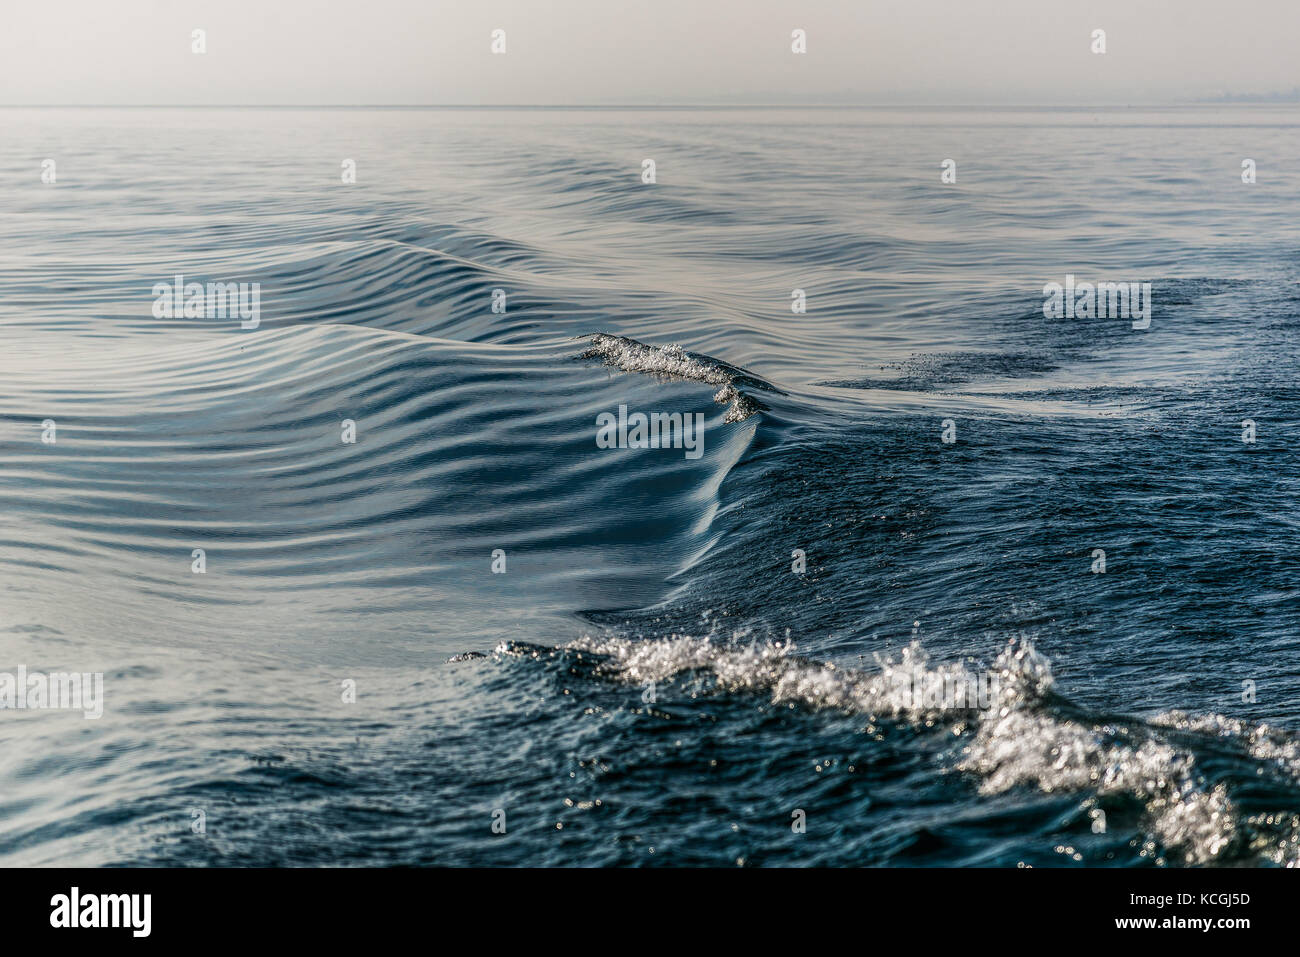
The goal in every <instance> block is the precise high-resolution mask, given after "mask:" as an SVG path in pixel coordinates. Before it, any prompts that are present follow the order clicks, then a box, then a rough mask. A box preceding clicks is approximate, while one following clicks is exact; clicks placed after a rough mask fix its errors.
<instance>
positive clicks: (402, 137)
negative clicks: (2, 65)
mask: <svg viewBox="0 0 1300 957" xmlns="http://www.w3.org/2000/svg"><path fill="white" fill-rule="evenodd" d="M0 124H2V126H0V128H3V130H4V131H5V136H4V137H3V138H2V139H0V240H2V242H0V336H3V348H0V672H6V671H7V672H13V671H15V670H16V669H17V668H18V667H19V666H24V667H26V668H28V669H29V670H32V671H36V670H43V671H45V672H51V671H57V670H75V671H79V672H103V674H104V693H105V700H104V715H103V717H102V718H100V719H98V720H86V719H85V718H84V717H83V716H82V715H81V714H80V713H77V712H72V711H67V710H64V711H58V710H39V711H13V710H0V781H3V782H4V784H3V787H2V788H0V862H3V863H5V864H52V863H67V864H216V865H300V864H301V865H318V864H544V865H605V864H667V865H735V864H744V865H804V864H848V865H864V864H908V865H915V864H919V865H931V864H942V865H954V864H977V865H990V864H995V865H1006V866H1015V865H1017V864H1028V865H1033V866H1051V865H1076V866H1078V865H1120V866H1159V865H1169V866H1177V865H1184V864H1238V865H1239V864H1261V863H1262V864H1295V863H1296V862H1297V861H1300V665H1298V664H1297V656H1296V651H1297V638H1296V636H1297V629H1298V628H1300V593H1298V592H1297V584H1298V583H1300V539H1298V537H1297V533H1298V532H1300V528H1298V527H1297V526H1298V523H1297V519H1296V517H1295V504H1296V502H1297V501H1298V500H1300V452H1298V451H1297V443H1300V390H1298V389H1297V387H1296V385H1295V381H1294V380H1295V370H1296V368H1297V360H1298V359H1300V355H1298V352H1300V284H1298V283H1300V265H1298V264H1300V171H1297V170H1296V168H1295V165H1294V163H1293V162H1292V160H1293V159H1294V157H1295V156H1296V155H1297V154H1298V153H1300V121H1297V120H1296V118H1295V117H1294V115H1293V112H1288V111H1285V110H1281V109H1270V108H1259V107H1225V108H1222V109H1204V110H1200V109H1196V110H1193V109H1184V110H1166V111H1145V112H1142V111H1135V110H1115V111H1107V112H1088V111H1073V112H1057V111H1033V112H1010V111H1008V112H988V113H972V112H941V111H928V112H927V111H921V112H910V113H909V112H902V111H875V112H872V111H843V112H832V111H809V112H764V111H735V112H701V111H683V112H664V111H650V112H614V111H576V112H563V111H546V110H538V111H499V110H498V111H483V112H475V111H346V110H343V111H330V110H319V111H287V110H265V111H240V110H201V111H190V112H185V111H179V110H176V111H170V110H120V111H114V110H85V111H81V110H49V111H41V110H6V111H0ZM47 158H49V159H54V160H55V161H56V163H57V179H56V181H55V182H53V183H42V182H41V176H40V174H41V164H42V160H44V159H47ZM647 158H651V159H654V160H655V163H656V175H657V182H655V183H653V184H645V183H643V182H642V180H641V171H642V161H643V160H644V159H647ZM947 158H952V159H954V160H955V161H956V163H957V170H958V173H957V182H956V183H954V184H944V183H941V182H940V173H941V169H940V164H941V163H942V162H943V160H945V159H947ZM1244 158H1252V159H1254V160H1255V161H1256V163H1257V165H1258V171H1259V172H1258V182H1256V183H1253V184H1245V183H1243V182H1242V181H1241V162H1242V160H1243V159H1244ZM345 159H354V160H355V161H356V168H357V181H356V182H355V183H352V184H345V183H342V182H341V179H340V169H341V165H340V164H341V163H342V162H343V160H345ZM178 273H180V274H183V275H184V276H185V278H186V280H187V281H190V280H193V281H198V282H203V283H206V282H245V283H258V284H259V288H260V315H259V321H258V323H257V326H256V328H241V325H240V322H239V321H238V320H237V319H231V318H203V317H199V318H185V317H183V316H182V317H171V318H167V317H163V318H159V317H156V316H155V315H154V314H153V306H154V300H155V296H154V294H153V292H152V289H153V287H154V285H155V284H156V283H163V282H171V281H172V278H173V276H175V275H176V274H178ZM1067 275H1073V276H1076V277H1077V278H1078V279H1079V280H1080V281H1089V282H1125V283H1127V282H1149V283H1151V302H1152V309H1151V313H1150V318H1151V322H1150V325H1149V328H1145V329H1134V328H1133V326H1132V323H1131V322H1130V321H1129V320H1128V319H1125V318H1073V319H1066V318H1061V319H1055V318H1048V317H1047V316H1045V315H1044V311H1043V304H1044V294H1043V287H1044V285H1045V284H1047V283H1051V282H1058V283H1064V282H1065V278H1066V276H1067ZM795 289H801V290H803V291H804V293H805V295H806V302H807V309H806V312H804V313H794V312H792V311H791V301H792V299H791V297H792V290H795ZM494 290H502V291H503V292H504V294H505V297H506V300H505V309H504V311H494V310H493V291H494ZM620 406H626V407H627V410H629V411H630V412H632V413H635V412H640V413H645V414H648V413H653V412H661V413H668V414H679V415H686V416H694V415H696V414H698V415H700V416H702V418H703V422H704V427H703V432H702V439H703V445H702V452H701V454H700V455H699V456H698V457H697V458H696V457H691V456H688V455H687V454H686V451H685V450H684V449H683V448H681V447H677V448H645V449H638V448H601V447H598V444H597V441H596V438H597V420H598V418H597V417H598V416H600V415H601V414H602V413H613V414H617V413H618V410H619V407H620ZM46 420H52V421H53V422H55V423H56V424H57V441H56V442H54V443H47V442H42V440H41V438H42V433H43V425H42V423H44V422H45V421H46ZM1245 420H1250V421H1251V422H1252V423H1254V435H1253V438H1254V441H1253V442H1248V441H1243V435H1244V434H1245V433H1246V427H1245V426H1244V425H1243V422H1244V421H1245ZM347 422H350V423H352V424H353V426H354V428H355V437H356V440H355V442H347V441H344V438H343V436H344V426H345V423H347ZM945 432H946V433H947V436H948V437H949V438H951V439H952V440H953V441H951V442H945V441H944V436H945ZM194 549H202V550H203V552H204V556H205V561H206V568H205V571H204V572H203V573H202V574H197V573H195V572H194V571H193V570H192V562H193V558H192V555H193V551H194ZM1098 550H1100V551H1102V552H1104V561H1105V566H1104V571H1103V570H1101V567H1100V566H1099V564H1098V554H1099V553H1098ZM494 556H496V557H494ZM502 560H503V561H504V571H501V570H500V569H501V568H502V565H501V561H502ZM494 565H495V566H496V568H497V571H494ZM345 686H346V687H352V686H355V689H356V700H355V702H353V701H351V700H344V699H345V694H344V689H345ZM918 689H919V690H920V692H921V693H918ZM953 689H968V690H971V691H978V692H979V694H971V695H967V696H955V695H954V693H953ZM928 692H933V694H929V693H928ZM200 819H201V820H202V822H203V827H202V828H201V829H198V828H196V826H195V822H196V821H198V820H200ZM494 824H495V825H496V827H495V829H494ZM503 828H504V832H503V833H502V829H503ZM196 830H200V831H201V832H200V833H196Z"/></svg>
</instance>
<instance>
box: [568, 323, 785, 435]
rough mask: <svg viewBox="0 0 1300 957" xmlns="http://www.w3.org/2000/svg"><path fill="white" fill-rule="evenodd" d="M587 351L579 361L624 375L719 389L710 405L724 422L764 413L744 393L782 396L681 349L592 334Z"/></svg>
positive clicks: (742, 372) (733, 368)
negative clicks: (718, 408) (719, 409)
mask: <svg viewBox="0 0 1300 957" xmlns="http://www.w3.org/2000/svg"><path fill="white" fill-rule="evenodd" d="M589 339H590V341H591V347H590V348H588V349H587V350H586V351H584V352H583V353H582V354H581V355H580V356H579V357H578V358H580V359H600V360H602V361H603V362H604V363H605V364H606V365H608V366H613V367H614V368H616V369H621V370H622V371H624V372H639V373H642V374H643V375H650V376H655V377H657V378H660V379H684V380H686V381H689V382H704V383H707V384H708V385H716V386H721V388H719V389H718V391H717V392H716V393H715V394H714V396H713V401H714V402H717V403H718V404H719V405H725V406H727V414H726V415H725V416H724V417H723V421H724V422H743V421H744V420H745V419H747V418H749V417H750V416H751V415H756V414H758V413H759V412H764V411H767V406H765V405H764V404H763V403H762V402H760V401H758V399H756V398H755V397H754V396H752V395H750V394H749V393H748V392H746V391H744V390H746V389H752V390H757V391H761V392H769V393H775V394H777V395H784V394H785V393H783V392H781V390H779V389H777V388H776V387H775V386H773V385H770V384H769V383H767V382H764V381H763V380H762V379H760V378H758V377H757V376H755V375H753V374H752V373H749V372H746V371H745V370H744V369H740V368H737V367H736V366H733V365H731V364H730V363H727V362H723V361H722V360H720V359H714V358H712V357H711V356H706V355H702V354H700V353H695V352H687V351H686V350H685V349H683V348H682V347H681V346H678V345H675V344H674V345H667V346H650V345H646V344H645V343H644V342H637V341H636V340H635V339H628V338H626V337H624V336H612V335H608V334H606V333H596V334H595V335H593V336H590V337H589Z"/></svg>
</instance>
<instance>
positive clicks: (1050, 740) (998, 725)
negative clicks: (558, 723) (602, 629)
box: [496, 635, 1300, 866]
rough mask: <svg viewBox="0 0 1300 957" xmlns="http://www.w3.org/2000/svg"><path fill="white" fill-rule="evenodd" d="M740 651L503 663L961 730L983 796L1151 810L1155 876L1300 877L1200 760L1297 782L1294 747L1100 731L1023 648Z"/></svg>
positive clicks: (1208, 730)
mask: <svg viewBox="0 0 1300 957" xmlns="http://www.w3.org/2000/svg"><path fill="white" fill-rule="evenodd" d="M741 637H742V636H736V637H734V638H732V639H731V640H726V639H718V638H715V637H713V636H708V637H696V636H689V635H673V636H671V637H667V638H660V639H640V640H630V639H626V638H620V637H593V636H585V637H583V638H580V639H578V640H576V641H574V642H572V643H570V644H569V645H566V646H565V647H564V648H562V649H558V650H550V649H543V648H540V647H538V646H533V645H522V644H518V643H510V642H507V643H504V644H502V645H500V646H498V648H497V649H496V651H497V653H498V654H507V655H532V656H534V657H549V656H553V655H557V654H558V655H578V656H580V657H584V658H585V657H588V656H589V657H590V658H591V659H592V664H593V666H594V672H595V673H596V674H598V675H600V676H602V677H604V678H607V679H612V680H616V681H622V682H626V683H629V684H637V685H648V684H650V683H652V682H653V683H656V684H658V683H663V682H668V681H670V680H672V679H675V678H682V677H685V676H688V675H703V676H705V677H707V678H709V679H711V680H712V682H713V683H714V685H715V687H716V688H717V689H719V690H721V691H723V692H726V693H751V694H759V695H763V696H766V697H770V699H771V701H772V703H774V704H796V705H802V706H805V707H809V708H826V709H834V710H837V711H841V712H846V713H850V714H862V715H865V716H868V717H869V718H871V719H873V720H874V719H877V718H883V719H888V720H895V721H899V722H901V723H904V724H908V725H911V726H913V727H917V728H923V727H924V728H929V727H933V726H936V725H951V730H952V732H953V733H954V734H955V735H959V736H962V737H963V738H964V739H965V741H966V744H965V745H964V746H963V747H961V748H960V749H959V750H958V751H955V752H953V753H952V757H951V758H950V761H951V764H950V767H951V770H954V771H958V772H962V773H965V774H969V775H972V776H974V777H975V778H977V779H978V781H979V791H980V793H981V794H984V795H985V796H992V795H996V794H1001V793H1005V792H1009V791H1012V790H1013V789H1016V788H1024V787H1029V788H1035V789H1037V790H1039V791H1041V792H1043V793H1045V794H1055V793H1075V792H1078V793H1082V794H1085V795H1087V798H1086V800H1085V802H1084V807H1085V808H1087V809H1089V810H1090V815H1091V816H1092V818H1093V820H1094V821H1098V820H1100V821H1101V823H1102V826H1103V828H1104V822H1105V816H1104V813H1103V812H1102V811H1100V810H1098V808H1099V805H1100V803H1102V802H1104V801H1105V799H1121V803H1123V799H1127V800H1131V801H1136V802H1138V803H1140V805H1141V806H1142V807H1143V808H1144V811H1145V814H1144V819H1145V821H1146V824H1145V829H1146V830H1147V832H1148V837H1147V839H1146V841H1145V842H1144V844H1143V849H1142V853H1143V854H1144V855H1146V856H1150V857H1153V858H1155V859H1156V860H1157V862H1164V860H1165V859H1166V857H1167V856H1168V855H1170V854H1171V853H1173V854H1176V855H1177V860H1176V862H1177V863H1180V864H1190V865H1202V864H1209V863H1214V862H1216V861H1219V860H1222V859H1224V858H1226V857H1228V856H1229V855H1227V854H1226V853H1225V852H1227V851H1228V849H1229V848H1235V850H1236V852H1240V853H1242V854H1248V855H1249V856H1250V857H1252V858H1253V859H1255V860H1257V861H1258V860H1264V861H1270V862H1273V863H1277V864H1282V865H1285V866H1295V865H1296V864H1297V863H1300V819H1297V818H1296V817H1295V816H1293V815H1289V814H1285V815H1255V816H1250V815H1245V814H1242V813H1239V812H1238V810H1237V809H1236V807H1234V804H1233V801H1232V800H1231V799H1230V795H1229V789H1228V786H1227V785H1226V784H1225V783H1223V782H1217V783H1216V782H1214V781H1211V780H1208V779H1207V777H1206V775H1205V774H1204V773H1202V771H1201V769H1200V768H1199V766H1198V763H1197V754H1196V752H1197V751H1198V750H1199V747H1198V746H1199V745H1200V744H1202V743H1204V744H1206V745H1207V746H1208V745H1209V744H1210V742H1209V741H1207V740H1203V739H1205V738H1207V737H1209V736H1213V737H1220V738H1227V739H1230V741H1231V744H1232V746H1233V748H1234V749H1235V750H1238V751H1240V752H1241V754H1242V755H1243V757H1246V758H1247V759H1248V760H1250V761H1251V762H1252V763H1253V762H1262V763H1263V764H1266V765H1271V766H1273V767H1277V768H1280V769H1282V770H1283V771H1284V772H1285V773H1286V774H1287V775H1289V776H1291V777H1293V778H1296V779H1300V744H1298V743H1297V742H1296V741H1295V740H1293V739H1291V738H1289V737H1287V736H1286V735H1284V734H1281V733H1279V732H1275V731H1272V730H1271V729H1268V728H1266V727H1263V726H1261V727H1258V728H1250V727H1247V726H1245V725H1244V724H1242V723H1241V722H1237V721H1233V720H1231V719H1227V718H1223V717H1221V716H1218V715H1210V716H1204V717H1197V718H1189V717H1187V716H1185V715H1182V714H1180V713H1171V714H1169V715H1162V716H1160V717H1158V718H1156V719H1153V720H1152V721H1150V722H1146V721H1143V720H1141V719H1137V718H1134V719H1131V720H1123V721H1107V720H1099V719H1098V720H1093V719H1092V718H1090V717H1089V715H1088V714H1087V713H1086V712H1084V711H1083V709H1080V708H1078V707H1077V706H1075V705H1073V704H1071V703H1070V702H1069V701H1067V700H1065V699H1063V698H1061V697H1060V696H1059V695H1058V694H1057V692H1056V691H1055V688H1054V680H1053V677H1052V671H1051V663H1050V661H1049V660H1048V659H1047V658H1046V657H1045V656H1043V655H1042V654H1040V653H1039V652H1038V651H1037V650H1036V649H1035V647H1034V645H1033V643H1032V642H1031V641H1029V640H1027V639H1023V638H1022V639H1016V640H1013V641H1011V642H1010V643H1009V644H1008V645H1007V647H1006V648H1005V650H1004V651H1003V652H1002V653H1001V655H1000V656H999V657H998V659H997V660H996V662H995V663H994V665H993V666H992V667H991V668H990V669H988V670H986V671H972V670H970V669H968V668H966V667H964V666H962V665H960V664H957V663H941V664H935V663H932V662H931V661H930V660H929V658H928V656H927V654H926V651H925V649H924V648H923V647H922V646H921V645H920V644H919V643H917V642H913V643H912V644H911V645H910V646H908V647H907V648H905V649H904V650H903V652H902V653H901V654H900V655H899V656H898V657H897V658H893V659H891V658H887V657H884V656H881V655H877V656H876V664H877V665H878V670H876V671H865V670H858V669H853V668H841V667H838V666H837V665H835V664H834V663H829V662H820V661H815V660H811V659H809V658H806V657H802V656H800V655H798V654H796V653H795V646H794V644H793V643H792V642H790V641H759V642H743V641H741V640H740V638H741ZM1175 731H1176V732H1178V733H1180V734H1182V735H1183V736H1184V737H1186V738H1187V740H1185V741H1184V740H1181V739H1180V738H1179V737H1177V736H1175V734H1174V733H1173V732H1175ZM1260 773H1263V772H1260ZM1061 850H1065V851H1069V850H1071V849H1068V848H1062V849H1061ZM1231 856H1232V857H1234V858H1235V857H1236V856H1237V855H1236V854H1235V853H1234V854H1233V855H1231Z"/></svg>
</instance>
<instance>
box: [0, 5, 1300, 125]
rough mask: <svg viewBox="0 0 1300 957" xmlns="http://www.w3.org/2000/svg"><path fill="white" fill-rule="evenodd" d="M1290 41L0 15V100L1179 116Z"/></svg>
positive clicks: (1086, 9) (827, 17) (397, 9)
mask: <svg viewBox="0 0 1300 957" xmlns="http://www.w3.org/2000/svg"><path fill="white" fill-rule="evenodd" d="M195 28H202V29H204V30H205V31H206V33H207V38H206V39H207V52H206V53H205V54H202V55H196V54H194V53H192V52H191V50H190V45H191V41H190V34H191V31H192V30H194V29H195ZM497 28H500V29H504V30H505V31H506V42H507V52H506V54H505V55H503V56H502V55H493V54H492V53H491V52H490V50H489V44H490V34H491V31H492V30H493V29H497ZM795 28H802V29H804V30H806V31H807V35H808V53H807V54H806V55H804V56H796V55H794V54H792V53H791V52H790V32H791V30H793V29H795ZM1096 28H1101V29H1104V30H1105V31H1106V39H1107V52H1106V54H1105V55H1102V56H1098V55H1094V54H1093V53H1091V52H1090V50H1089V46H1090V42H1091V40H1090V35H1091V33H1092V31H1093V30H1094V29H1096ZM1298 39H1300V0H1232V2H1225V0H1098V2H1090V0H639V2H632V0H57V2H49V3H43V2H28V0H2V2H0V104H11V105H34V104H99V103H103V104H222V103H227V104H290V103H292V104H368V103H369V104H379V103H391V104H398V103H400V104H470V105H473V104H517V103H544V104H565V103H573V104H600V103H665V104H672V103H701V102H705V103H790V102H798V103H818V102H826V103H846V102H852V103H864V104H875V103H882V104H883V103H958V104H960V103H1088V104H1116V103H1118V104H1123V103H1158V102H1179V101H1187V100H1196V99H1202V98H1205V97H1208V96H1213V95H1215V94H1216V93H1220V92H1223V91H1227V90H1231V91H1233V92H1238V93H1240V92H1256V93H1266V92H1272V91H1280V90H1291V89H1292V88H1294V87H1297V86H1300V66H1297V64H1300V53H1297V51H1296V43H1297V40H1298Z"/></svg>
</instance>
